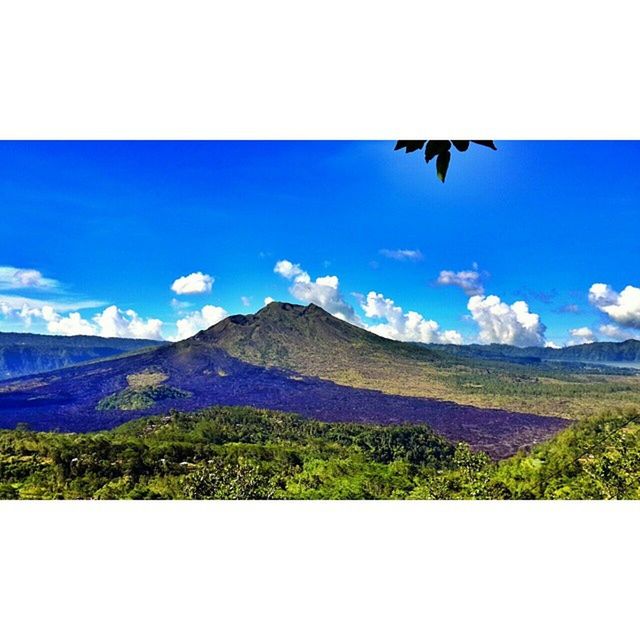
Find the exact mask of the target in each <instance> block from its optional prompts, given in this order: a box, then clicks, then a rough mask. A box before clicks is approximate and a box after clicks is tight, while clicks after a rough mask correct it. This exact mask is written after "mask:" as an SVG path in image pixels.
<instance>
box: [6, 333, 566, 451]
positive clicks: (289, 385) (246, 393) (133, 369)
mask: <svg viewBox="0 0 640 640" xmlns="http://www.w3.org/2000/svg"><path fill="white" fill-rule="evenodd" d="M184 345H185V343H178V344H173V345H167V346H164V347H160V348H159V349H157V350H154V351H152V352H148V353H139V354H134V355H129V356H125V357H120V358H116V359H113V360H108V361H102V362H98V363H94V364H85V365H81V366H76V367H71V368H67V369H61V370H57V371H53V372H51V373H47V374H40V375H33V376H27V377H23V378H20V379H16V380H13V381H9V382H5V383H2V384H0V427H3V428H14V427H15V426H16V424H17V423H19V422H25V423H28V425H29V427H30V428H31V429H34V430H60V431H63V432H64V431H95V430H99V429H108V428H113V427H115V426H117V425H120V424H122V423H124V422H127V421H129V420H132V419H134V418H138V417H141V416H145V415H153V414H162V413H166V412H168V411H169V410H171V409H176V410H179V411H191V410H195V409H202V408H205V407H208V406H211V405H235V406H251V407H256V408H263V409H275V410H279V411H287V412H293V413H298V414H300V415H302V416H305V417H309V418H315V419H318V420H322V421H327V422H365V423H377V424H384V425H394V424H400V423H405V422H406V423H423V424H428V425H430V426H431V427H432V428H433V429H435V430H436V431H438V432H439V433H441V434H443V435H444V436H446V437H447V438H449V439H450V440H452V441H454V442H457V441H466V442H468V443H469V444H471V445H472V446H473V447H475V448H477V449H480V450H483V451H486V452H487V453H489V454H490V455H491V456H493V457H495V458H502V457H506V456H509V455H511V454H513V453H514V452H516V451H517V450H518V449H519V448H521V447H523V446H528V445H531V444H533V443H536V442H539V441H541V440H544V439H546V438H548V437H549V436H550V435H552V434H554V433H555V432H557V431H559V430H560V429H562V428H564V427H565V426H566V425H567V421H566V420H562V419H560V418H554V417H544V416H537V415H533V414H527V413H516V412H509V411H503V410H498V409H481V408H477V407H471V406H465V405H459V404H455V403H453V402H444V401H440V400H433V399H427V398H413V397H406V396H395V395H388V394H384V393H381V392H378V391H371V390H366V389H355V388H352V387H347V386H342V385H338V384H335V383H333V382H329V381H325V380H320V379H318V378H310V377H303V376H300V375H298V374H296V373H289V372H287V371H283V370H281V369H275V368H264V367H258V366H254V365H251V364H248V363H245V362H243V361H241V360H238V359H236V358H233V357H231V356H230V355H229V354H228V353H226V352H225V351H223V350H222V349H218V348H212V347H210V346H208V347H207V346H205V345H201V346H199V345H197V344H196V345H194V344H193V343H192V344H191V345H189V346H184ZM148 371H156V372H162V373H163V374H165V375H166V376H168V377H167V379H166V381H165V384H166V385H170V386H171V387H173V388H176V389H179V390H181V391H185V392H190V393H191V394H192V395H191V396H190V397H188V398H168V399H165V400H159V401H157V402H156V403H155V404H154V405H153V406H151V407H149V408H146V409H141V410H120V409H110V410H102V411H100V410H97V409H96V405H97V404H98V403H99V402H100V400H102V399H104V398H105V397H106V396H109V395H110V394H113V393H115V392H118V391H121V390H123V389H125V388H127V386H128V382H127V376H128V375H131V374H136V373H141V372H148Z"/></svg>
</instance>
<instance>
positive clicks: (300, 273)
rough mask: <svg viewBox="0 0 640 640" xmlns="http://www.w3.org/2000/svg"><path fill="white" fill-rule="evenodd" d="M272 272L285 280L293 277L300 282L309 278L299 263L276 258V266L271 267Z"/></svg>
mask: <svg viewBox="0 0 640 640" xmlns="http://www.w3.org/2000/svg"><path fill="white" fill-rule="evenodd" d="M273 272H274V273H277V274H279V275H281V276H282V277H283V278H286V279H287V280H293V279H294V278H295V279H297V280H299V281H300V282H309V281H310V280H311V278H310V277H309V274H308V273H307V272H306V271H304V270H303V269H302V268H301V267H300V265H299V264H293V262H290V261H289V260H278V262H276V266H275V267H273Z"/></svg>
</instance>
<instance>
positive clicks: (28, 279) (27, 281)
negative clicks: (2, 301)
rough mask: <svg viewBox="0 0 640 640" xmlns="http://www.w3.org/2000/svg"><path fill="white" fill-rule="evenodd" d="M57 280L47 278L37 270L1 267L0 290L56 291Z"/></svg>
mask: <svg viewBox="0 0 640 640" xmlns="http://www.w3.org/2000/svg"><path fill="white" fill-rule="evenodd" d="M58 286H59V282H58V281H57V280H53V279H52V278H45V277H44V276H43V275H42V273H41V272H40V271H38V270H37V269H20V268H18V267H9V266H1V267H0V289H2V290H11V289H55V288H56V287H58Z"/></svg>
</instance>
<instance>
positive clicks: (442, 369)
mask: <svg viewBox="0 0 640 640" xmlns="http://www.w3.org/2000/svg"><path fill="white" fill-rule="evenodd" d="M194 341H195V342H194V343H191V344H186V343H184V349H186V350H188V349H190V348H192V347H193V345H194V344H201V343H202V342H206V343H207V344H210V345H213V346H217V347H220V348H222V349H224V350H225V351H227V352H228V353H230V354H231V355H232V356H234V357H236V358H239V359H241V360H244V361H245V362H250V363H252V364H257V365H260V366H272V367H280V368H283V369H288V370H291V371H294V372H297V373H300V374H303V375H309V376H317V377H319V378H323V379H325V380H331V381H333V382H337V383H338V384H344V385H348V386H351V387H359V388H363V389H375V390H377V391H382V392H384V393H390V394H397V395H405V396H415V397H423V398H438V399H441V400H449V401H452V402H457V403H460V404H470V405H474V406H477V407H484V408H491V409H506V410H509V411H525V412H531V413H536V414H539V415H549V416H558V417H562V418H570V419H580V418H584V417H587V416H588V415H591V414H593V413H594V412H599V411H605V410H607V409H611V408H613V409H620V410H622V409H626V408H627V407H629V406H637V405H638V404H640V375H636V373H637V372H635V371H634V370H632V369H629V370H628V371H615V372H614V374H609V373H608V372H607V370H606V369H605V368H604V367H600V368H596V369H594V370H592V371H590V370H588V369H585V368H584V367H583V366H582V365H579V364H578V363H567V364H563V363H561V362H557V361H552V362H546V361H537V360H539V358H537V357H531V358H528V359H527V361H515V362H513V361H509V360H501V359H496V358H497V356H499V357H500V358H503V357H504V358H515V355H514V354H516V355H517V354H519V355H518V359H519V360H522V353H523V352H526V353H527V354H528V353H529V351H530V350H529V349H516V348H514V347H500V346H495V345H491V346H488V347H477V346H476V347H473V346H472V347H468V348H467V347H459V348H456V347H450V345H446V346H445V345H442V346H437V345H429V346H427V347H425V346H424V345H415V344H411V343H403V342H396V341H394V340H387V339H385V338H381V337H380V336H377V335H375V334H373V333H371V332H369V331H365V330H364V329H361V328H359V327H355V326H353V325H351V324H349V323H347V322H343V321H342V320H338V319H337V318H334V317H333V316H331V315H329V314H328V313H326V312H325V311H323V310H322V309H320V308H319V307H317V306H315V305H309V306H308V307H303V306H300V305H292V304H284V303H278V302H273V303H271V304H269V305H267V306H266V307H265V308H264V309H262V310H261V311H259V312H258V313H256V314H253V315H249V316H232V317H230V318H227V319H225V320H223V321H222V322H220V323H218V324H217V325H215V326H213V327H211V328H210V329H207V330H206V331H204V332H202V333H201V334H199V336H197V337H196V338H194ZM585 346H586V347H588V352H585V350H584V348H583V347H585ZM635 348H636V345H635V344H634V341H629V343H628V344H627V343H622V344H621V345H618V346H614V347H611V348H605V346H604V345H599V346H598V347H595V346H592V345H583V346H581V347H571V348H568V349H565V350H561V351H566V352H570V353H571V354H573V355H572V356H571V357H577V356H576V355H575V354H576V353H580V354H585V353H586V354H587V355H590V356H592V357H594V358H595V357H596V356H595V355H594V354H595V353H596V352H597V353H599V354H600V357H602V358H608V357H614V355H613V354H614V352H615V357H617V358H620V360H623V359H625V360H626V359H628V358H630V357H632V355H633V354H634V353H635ZM465 349H469V351H465ZM514 349H515V351H514ZM534 351H535V352H536V354H537V351H541V352H542V353H543V354H544V353H547V352H554V353H555V351H556V350H553V349H540V350H534ZM465 354H468V356H469V357H467V356H466V355H465ZM538 355H539V354H538Z"/></svg>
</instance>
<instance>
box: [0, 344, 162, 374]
mask: <svg viewBox="0 0 640 640" xmlns="http://www.w3.org/2000/svg"><path fill="white" fill-rule="evenodd" d="M159 344H162V343H161V342H158V341H155V340H134V339H129V338H99V337H95V336H47V335H39V334H34V333H0V379H7V378H15V377H18V376H26V375H30V374H33V373H41V372H43V371H52V370H54V369H61V368H62V367H68V366H70V365H74V364H78V363H80V362H86V361H88V360H96V359H98V358H109V357H111V356H116V355H119V354H121V353H126V352H128V351H136V350H139V349H144V348H146V347H153V346H157V345H159Z"/></svg>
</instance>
